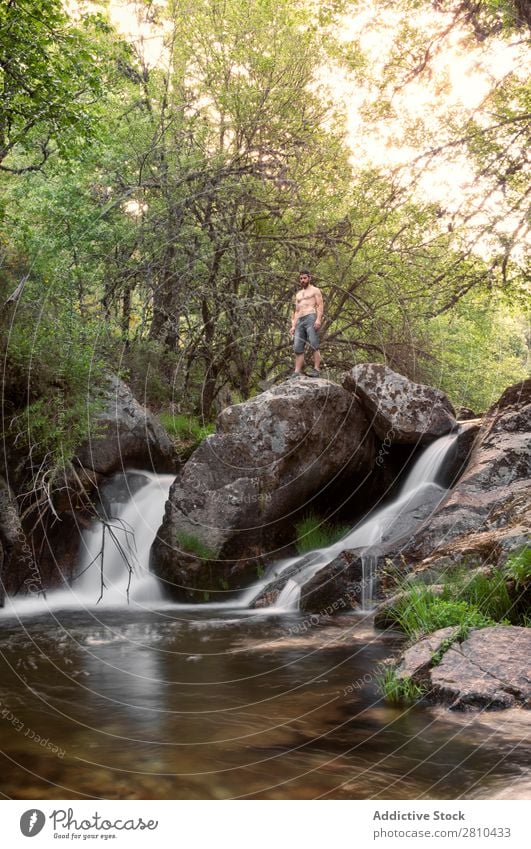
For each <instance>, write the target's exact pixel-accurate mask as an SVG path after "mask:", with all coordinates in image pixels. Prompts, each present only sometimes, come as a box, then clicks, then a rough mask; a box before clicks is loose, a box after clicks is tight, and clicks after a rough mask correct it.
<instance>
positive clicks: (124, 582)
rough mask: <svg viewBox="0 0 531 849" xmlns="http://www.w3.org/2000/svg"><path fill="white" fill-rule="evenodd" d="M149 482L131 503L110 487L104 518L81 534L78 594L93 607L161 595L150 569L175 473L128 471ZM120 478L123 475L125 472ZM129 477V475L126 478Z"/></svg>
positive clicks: (149, 600)
mask: <svg viewBox="0 0 531 849" xmlns="http://www.w3.org/2000/svg"><path fill="white" fill-rule="evenodd" d="M129 475H138V476H141V477H142V478H144V480H145V483H144V484H143V485H142V484H141V486H140V488H139V489H138V490H137V491H136V492H135V493H134V495H133V496H132V497H130V498H128V500H127V501H125V503H124V502H118V501H115V500H113V494H112V489H111V490H110V491H109V490H108V491H107V502H108V506H107V509H106V511H105V512H106V514H107V515H106V516H105V522H103V523H102V522H96V523H95V524H94V526H93V527H92V528H90V529H89V530H87V531H85V532H84V534H83V538H82V547H81V557H80V565H79V572H78V577H77V578H76V579H75V580H74V582H73V588H74V592H75V594H76V596H77V597H78V599H79V600H80V602H82V603H83V604H86V605H87V606H88V607H90V606H91V605H93V604H94V603H95V602H97V603H98V604H100V605H104V606H111V607H115V606H122V605H124V604H127V603H129V602H133V603H137V604H147V605H149V604H153V603H154V602H157V601H160V600H161V599H162V592H161V588H160V584H159V582H158V580H157V578H156V577H155V576H154V575H153V574H152V573H151V572H150V571H149V550H150V548H151V545H152V543H153V540H154V539H155V535H156V533H157V531H158V529H159V527H160V522H161V516H162V514H163V513H164V505H165V503H166V501H167V499H168V493H169V489H170V486H171V484H172V483H173V481H174V479H175V476H174V475H156V474H151V473H149V472H136V473H135V472H129ZM120 477H121V476H120ZM126 477H127V476H126Z"/></svg>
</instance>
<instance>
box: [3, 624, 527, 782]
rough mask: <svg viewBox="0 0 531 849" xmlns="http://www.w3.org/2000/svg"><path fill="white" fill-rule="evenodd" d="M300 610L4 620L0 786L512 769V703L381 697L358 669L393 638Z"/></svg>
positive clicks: (518, 720) (445, 777)
mask: <svg viewBox="0 0 531 849" xmlns="http://www.w3.org/2000/svg"><path fill="white" fill-rule="evenodd" d="M303 622H304V620H303V619H302V617H300V615H299V614H296V613H294V614H293V615H291V616H287V617H286V616H284V617H279V616H274V615H273V616H268V617H264V616H263V615H259V614H250V613H249V612H243V611H242V612H241V613H240V612H238V613H235V611H234V610H233V611H231V612H230V613H229V612H227V614H226V615H223V614H222V613H221V612H219V611H211V612H208V611H202V612H201V611H194V610H192V611H190V610H188V611H183V610H182V609H174V610H173V612H172V610H171V609H170V608H169V607H165V608H164V609H162V610H160V611H152V612H149V613H148V612H146V613H134V614H133V613H131V612H129V611H119V610H115V611H111V610H107V611H105V610H104V611H101V612H100V613H99V616H98V617H96V615H95V614H93V613H89V612H87V611H77V612H73V611H63V612H56V613H54V614H47V615H43V616H41V617H38V618H34V619H25V620H23V621H21V622H17V621H16V620H14V619H11V620H8V619H6V620H5V621H3V622H2V623H1V625H0V640H1V646H2V674H1V675H0V681H1V686H0V701H1V704H0V711H1V712H2V722H1V723H0V749H1V751H2V753H3V754H2V760H3V762H4V765H5V768H4V769H3V770H2V778H1V779H0V788H1V790H2V792H3V793H4V794H6V795H7V796H10V797H13V798H76V797H84V796H88V797H92V796H94V797H98V798H124V799H131V798H171V799H180V798H205V799H210V798H242V797H244V798H295V799H299V798H300V799H307V798H314V797H323V798H358V799H361V798H397V799H399V798H458V797H460V796H467V795H471V796H474V797H476V798H482V797H485V796H489V794H493V797H495V795H496V793H497V792H499V788H500V782H501V783H502V784H503V783H504V784H505V786H506V785H507V784H508V783H510V782H512V781H517V780H519V776H520V775H521V773H522V771H523V770H525V768H526V755H527V754H528V753H527V752H526V750H525V749H524V747H523V746H524V744H523V740H524V738H525V736H526V734H528V731H529V726H528V720H527V716H526V718H525V720H524V719H522V713H520V712H510V714H511V716H509V715H507V716H506V717H504V716H503V715H502V714H497V715H496V716H493V715H490V716H489V717H487V715H486V714H482V715H476V714H462V715H460V716H456V715H455V714H454V715H450V714H448V712H446V711H444V710H442V709H438V708H431V707H425V706H415V707H411V708H408V709H402V710H398V709H394V708H390V707H388V706H386V705H384V704H383V703H382V702H381V700H380V698H379V695H378V691H377V687H376V684H375V680H374V670H375V667H376V666H377V664H378V662H379V661H381V660H383V659H384V658H385V657H387V656H388V655H389V654H390V653H391V652H393V651H395V650H397V649H398V642H397V640H396V638H393V637H392V636H385V635H382V634H379V633H377V632H375V631H373V629H372V625H371V623H370V620H369V619H368V618H365V619H364V618H362V617H359V616H356V615H354V614H352V615H343V616H342V617H341V618H340V619H336V620H327V621H325V622H323V623H322V624H321V625H319V626H314V627H312V628H310V629H308V628H303V627H302V624H303ZM37 738H39V739H37ZM509 739H510V741H511V748H512V749H513V751H512V754H511V757H510V758H505V757H504V752H505V750H506V748H507V741H508V740H509ZM53 747H55V748H56V749H57V751H55V752H54V751H52V748H53ZM60 751H63V753H64V754H63V756H60V754H58V752H60Z"/></svg>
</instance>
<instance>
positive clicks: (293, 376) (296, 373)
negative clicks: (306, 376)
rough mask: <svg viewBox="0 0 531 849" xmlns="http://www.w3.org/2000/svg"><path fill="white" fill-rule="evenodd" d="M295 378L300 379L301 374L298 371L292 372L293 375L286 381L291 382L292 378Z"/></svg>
mask: <svg viewBox="0 0 531 849" xmlns="http://www.w3.org/2000/svg"><path fill="white" fill-rule="evenodd" d="M295 377H302V374H301V372H300V371H294V372H293V374H290V376H289V377H288V380H293V378H295Z"/></svg>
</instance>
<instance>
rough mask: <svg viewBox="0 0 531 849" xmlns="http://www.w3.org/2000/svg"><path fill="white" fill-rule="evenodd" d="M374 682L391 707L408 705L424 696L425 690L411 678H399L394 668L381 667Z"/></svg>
mask: <svg viewBox="0 0 531 849" xmlns="http://www.w3.org/2000/svg"><path fill="white" fill-rule="evenodd" d="M376 682H377V685H378V689H379V690H380V692H381V694H382V696H383V697H384V699H385V701H386V702H388V703H389V704H392V705H410V704H414V703H415V702H418V701H420V699H422V698H423V697H424V696H425V695H426V688H425V687H423V686H422V685H421V684H417V683H416V682H415V681H413V680H412V679H411V678H408V677H404V678H399V677H398V675H397V672H396V668H395V667H394V666H387V665H385V666H381V667H380V669H379V671H378V673H377V676H376Z"/></svg>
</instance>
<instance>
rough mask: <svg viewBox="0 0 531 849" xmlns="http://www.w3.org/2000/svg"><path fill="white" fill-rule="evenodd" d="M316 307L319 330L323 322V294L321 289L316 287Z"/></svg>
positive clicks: (316, 326)
mask: <svg viewBox="0 0 531 849" xmlns="http://www.w3.org/2000/svg"><path fill="white" fill-rule="evenodd" d="M315 307H316V310H317V318H316V319H315V329H316V330H319V328H320V326H321V323H322V321H323V311H324V303H323V296H322V294H321V290H320V289H316V292H315Z"/></svg>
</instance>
